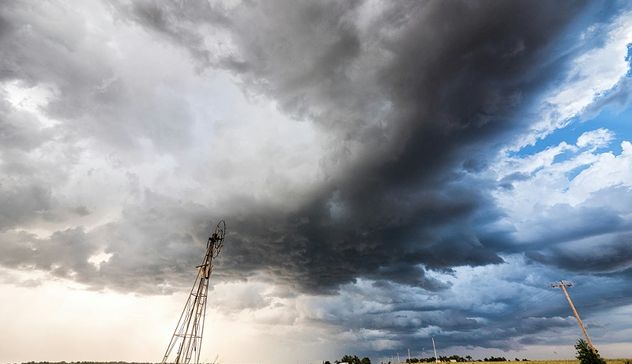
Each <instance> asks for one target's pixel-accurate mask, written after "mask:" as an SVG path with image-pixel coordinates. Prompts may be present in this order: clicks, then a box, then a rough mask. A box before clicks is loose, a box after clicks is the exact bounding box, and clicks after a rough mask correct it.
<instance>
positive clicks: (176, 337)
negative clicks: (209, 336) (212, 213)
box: [162, 220, 226, 364]
mask: <svg viewBox="0 0 632 364" xmlns="http://www.w3.org/2000/svg"><path fill="white" fill-rule="evenodd" d="M225 234H226V223H225V222H224V220H221V221H220V222H219V223H218V224H217V226H216V227H215V231H214V232H213V233H212V234H211V236H210V237H209V238H208V242H207V243H206V254H205V255H204V260H202V263H201V264H200V265H198V266H197V267H196V268H197V269H198V274H197V277H196V278H195V283H193V288H191V293H190V294H189V298H188V299H187V303H186V304H185V305H184V309H183V310H182V313H181V314H180V319H179V320H178V324H177V325H176V328H175V330H174V331H173V335H172V336H171V341H170V342H169V345H168V346H167V351H165V355H164V357H163V358H162V363H163V364H164V363H175V364H180V363H183V364H189V363H194V364H198V363H199V362H200V352H201V349H202V335H203V334H204V318H205V317H206V298H207V294H208V281H209V277H210V276H211V272H212V271H213V258H217V256H218V255H219V253H220V251H221V250H222V246H224V235H225ZM175 348H177V350H175V353H174V355H175V356H173V358H171V359H170V357H171V354H172V352H174V350H173V349H175Z"/></svg>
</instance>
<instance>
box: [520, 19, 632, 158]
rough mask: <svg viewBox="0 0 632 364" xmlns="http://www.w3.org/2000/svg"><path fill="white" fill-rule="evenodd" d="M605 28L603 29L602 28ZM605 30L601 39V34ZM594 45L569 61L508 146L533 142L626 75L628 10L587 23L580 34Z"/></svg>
mask: <svg viewBox="0 0 632 364" xmlns="http://www.w3.org/2000/svg"><path fill="white" fill-rule="evenodd" d="M604 28H605V29H604ZM602 33H603V34H605V35H604V36H603V39H601V34H602ZM582 40H589V41H591V42H592V44H595V45H596V46H595V47H594V48H592V49H590V50H588V51H586V52H584V53H581V54H580V55H579V56H578V57H577V58H576V59H575V60H574V61H573V63H572V65H571V67H570V69H569V71H568V73H567V75H566V77H565V79H564V81H563V82H562V83H561V84H560V85H559V86H558V87H556V88H554V89H553V90H552V91H550V92H549V93H548V94H546V95H545V96H544V97H543V99H542V101H541V104H540V107H539V111H538V112H537V115H538V116H537V118H538V120H537V121H536V122H534V123H533V124H532V125H531V126H530V128H529V131H528V132H527V133H526V134H525V135H522V136H520V137H519V139H518V140H517V142H516V143H515V144H514V145H511V146H510V147H509V149H510V150H520V149H521V148H523V147H524V146H526V145H532V144H534V143H535V142H536V141H537V140H538V139H541V138H543V137H545V136H546V135H548V134H550V133H551V132H553V131H554V130H556V129H559V128H562V127H564V126H566V125H568V123H569V122H570V121H571V119H572V118H573V117H575V116H578V115H580V114H581V113H582V112H583V111H584V110H585V109H586V108H587V107H588V106H590V105H591V104H592V103H593V102H594V101H595V100H597V99H598V98H599V97H600V96H602V95H604V94H605V93H607V92H608V91H609V90H611V89H612V88H613V87H615V86H616V85H617V83H618V82H619V81H620V80H621V79H622V78H623V77H625V76H626V74H627V73H628V71H629V69H630V65H629V63H628V62H627V61H626V56H627V54H628V44H630V43H632V12H627V13H624V14H622V15H620V16H618V17H617V18H616V19H615V20H614V21H613V22H612V23H611V24H609V25H607V26H605V27H604V26H602V27H591V28H590V29H589V30H588V31H587V32H586V33H585V34H584V36H583V37H582Z"/></svg>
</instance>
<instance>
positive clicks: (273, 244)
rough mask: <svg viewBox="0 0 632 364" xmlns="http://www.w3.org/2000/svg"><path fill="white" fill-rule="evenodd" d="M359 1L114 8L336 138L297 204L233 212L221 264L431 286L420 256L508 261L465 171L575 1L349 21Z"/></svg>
mask: <svg viewBox="0 0 632 364" xmlns="http://www.w3.org/2000/svg"><path fill="white" fill-rule="evenodd" d="M556 6H557V5H556ZM360 7H361V3H359V2H357V3H356V2H345V3H343V4H339V3H319V4H314V3H296V2H275V3H266V4H258V5H248V6H243V7H239V8H238V9H235V10H233V11H229V10H225V9H222V8H220V7H215V8H214V7H211V6H208V5H206V3H205V5H200V4H196V6H191V7H189V6H179V5H175V4H173V5H157V4H156V3H153V2H134V3H133V4H131V5H119V10H120V11H121V12H122V13H123V14H125V15H126V16H127V17H128V18H129V19H131V20H132V21H135V22H136V23H137V24H139V25H141V26H143V27H145V28H146V29H148V30H150V31H153V32H155V33H156V34H159V35H161V36H163V37H164V39H165V40H166V41H169V42H173V43H176V44H177V45H179V46H182V47H184V48H185V49H187V50H189V51H190V53H191V55H192V56H193V57H195V58H196V59H197V60H198V61H199V62H200V64H201V65H203V66H209V65H210V66H213V67H223V68H227V69H229V70H231V71H232V72H234V73H235V74H237V75H238V76H239V77H240V78H241V79H242V80H243V82H244V87H245V88H247V89H248V90H249V92H260V93H262V94H264V95H266V96H267V97H270V98H272V99H275V100H278V101H279V104H280V105H281V107H282V108H283V110H285V111H286V112H288V113H290V114H291V115H295V116H296V117H300V118H308V119H310V120H312V121H313V122H315V123H317V124H318V125H321V126H322V127H323V128H326V129H327V130H329V132H330V133H331V134H332V135H333V136H334V137H335V139H336V140H337V141H338V146H339V148H340V150H337V151H334V153H333V154H332V155H333V157H332V159H333V161H327V162H328V163H330V164H333V165H334V166H329V165H328V167H330V168H332V169H333V168H334V167H335V164H336V163H340V164H342V165H343V166H344V168H343V169H342V170H340V171H339V173H336V174H335V175H333V176H331V178H330V179H329V181H327V183H325V184H324V185H323V186H322V187H321V188H320V190H319V191H318V192H317V193H316V194H315V195H314V196H313V197H312V198H311V201H309V202H308V203H306V204H305V205H304V206H303V207H302V208H301V209H299V210H298V211H292V212H289V213H288V212H286V211H271V210H270V209H269V208H267V206H252V207H251V209H250V210H251V211H255V213H248V214H243V215H237V216H229V217H228V219H229V220H230V221H231V222H232V225H233V226H235V230H233V234H232V235H231V236H230V237H231V249H230V250H227V252H226V254H227V259H226V261H225V264H224V269H230V270H234V271H244V270H246V271H247V270H253V271H255V270H261V269H263V270H271V271H274V273H275V274H276V275H277V276H279V277H281V278H283V279H285V280H286V281H287V282H289V283H292V284H295V285H297V286H298V287H299V288H302V289H306V290H308V291H315V292H323V291H328V290H331V289H335V288H336V287H337V286H338V285H339V284H341V283H346V282H350V281H353V280H354V279H355V278H357V277H370V278H372V279H376V280H380V279H384V280H390V281H394V282H398V283H405V284H410V285H414V286H420V287H424V288H427V289H430V290H434V289H440V288H442V287H443V285H442V284H440V282H436V281H434V280H431V279H427V278H425V276H424V272H423V269H422V268H421V267H420V266H421V265H423V266H426V267H430V268H433V269H446V268H450V267H453V266H458V265H484V264H490V263H501V262H502V258H500V256H499V255H498V253H499V245H501V246H502V245H505V244H507V243H508V241H507V240H508V239H509V236H508V234H507V232H504V231H494V230H492V229H491V228H487V226H488V224H489V223H491V222H493V221H494V220H495V219H496V218H497V217H498V214H499V212H497V211H495V209H494V207H493V205H492V203H491V202H490V200H489V198H488V196H487V195H486V192H485V190H486V189H489V186H486V184H487V182H485V181H479V180H476V179H474V178H473V177H471V175H470V174H469V172H472V171H475V170H477V169H478V168H481V166H483V165H484V164H485V157H484V156H485V155H486V153H487V152H489V151H490V149H492V150H493V148H494V147H495V145H494V143H495V141H496V140H497V139H496V138H499V137H502V135H503V134H504V133H507V132H509V131H515V130H516V128H521V127H524V125H521V122H522V121H521V119H520V118H519V117H517V113H518V112H519V111H520V110H522V109H524V108H525V107H526V105H528V103H529V101H530V100H531V98H532V97H533V94H534V92H535V91H537V90H538V89H539V88H541V87H544V86H545V83H544V80H545V79H546V78H547V75H548V74H549V73H550V72H552V71H553V70H555V69H556V68H554V67H553V66H552V65H551V64H555V59H554V58H551V57H554V55H552V54H550V53H549V52H548V47H549V46H550V44H551V42H552V41H554V40H555V39H556V35H557V34H558V33H559V32H560V31H561V30H563V29H564V26H565V25H566V24H568V23H569V21H571V20H572V19H573V16H574V15H575V14H577V12H578V11H579V10H580V8H581V7H580V6H579V4H575V3H566V4H564V5H563V7H564V9H558V8H556V9H552V8H549V7H548V6H544V7H542V6H533V4H530V3H528V2H514V3H510V4H509V3H501V4H498V3H491V2H475V3H471V2H470V3H468V2H453V1H448V2H426V3H415V2H411V3H402V4H398V5H397V6H389V7H387V8H386V9H385V10H384V11H383V12H382V13H381V14H380V15H379V16H377V17H375V18H374V19H372V20H371V22H370V24H369V25H364V26H361V25H359V24H357V22H356V21H355V20H354V19H357V18H358V13H359V8H360ZM534 20H535V21H534ZM253 25H256V28H257V31H253V29H252V27H253ZM205 27H210V28H218V29H224V30H227V31H228V32H229V34H230V35H231V39H232V40H233V42H234V44H236V46H237V48H236V50H235V51H234V52H232V53H229V54H216V53H213V52H212V51H211V50H209V49H207V48H206V47H205V42H204V34H203V33H200V32H199V29H207V28H205ZM544 64H546V66H544ZM501 249H502V248H501Z"/></svg>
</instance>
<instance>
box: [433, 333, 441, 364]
mask: <svg viewBox="0 0 632 364" xmlns="http://www.w3.org/2000/svg"><path fill="white" fill-rule="evenodd" d="M432 350H434V354H435V363H438V362H439V357H437V347H436V346H435V343H434V337H433V338H432Z"/></svg>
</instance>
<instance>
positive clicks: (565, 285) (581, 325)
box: [551, 281, 597, 354]
mask: <svg viewBox="0 0 632 364" xmlns="http://www.w3.org/2000/svg"><path fill="white" fill-rule="evenodd" d="M572 286H573V284H572V283H571V282H566V281H559V282H558V283H553V284H551V287H553V288H561V289H562V292H564V296H566V299H567V300H568V304H569V306H571V310H573V314H574V315H575V318H576V319H577V324H578V325H579V328H580V329H581V330H582V334H584V339H586V343H587V344H588V347H590V350H592V351H593V352H594V353H595V354H596V353H597V348H596V347H595V346H594V345H593V343H592V341H591V340H590V337H588V332H587V331H586V327H585V326H584V322H583V321H582V319H581V318H580V317H579V312H577V309H576V308H575V305H574V304H573V300H572V299H571V296H570V295H569V294H568V290H567V289H566V288H568V287H572Z"/></svg>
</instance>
